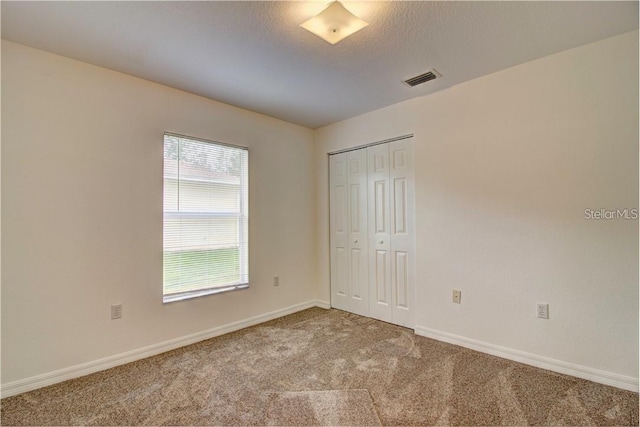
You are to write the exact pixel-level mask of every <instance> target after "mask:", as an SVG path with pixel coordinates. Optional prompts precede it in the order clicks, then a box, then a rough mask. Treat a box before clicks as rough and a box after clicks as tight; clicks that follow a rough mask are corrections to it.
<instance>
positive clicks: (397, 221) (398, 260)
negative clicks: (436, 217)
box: [389, 139, 415, 328]
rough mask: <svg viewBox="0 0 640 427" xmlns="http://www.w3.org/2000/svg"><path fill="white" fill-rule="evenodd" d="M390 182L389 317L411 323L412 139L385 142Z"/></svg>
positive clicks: (396, 322) (413, 293) (413, 269)
mask: <svg viewBox="0 0 640 427" xmlns="http://www.w3.org/2000/svg"><path fill="white" fill-rule="evenodd" d="M389 152H390V157H391V159H392V161H391V169H390V171H389V179H390V180H391V182H392V185H391V188H392V194H391V200H392V205H393V208H392V209H391V223H392V224H393V229H392V230H391V252H392V259H393V260H394V261H393V262H392V263H391V269H392V272H391V277H392V283H391V287H392V292H391V295H392V299H393V300H392V304H391V311H392V318H393V323H395V324H397V325H402V326H407V327H410V328H413V327H415V325H414V321H413V312H414V311H415V307H414V301H415V218H414V194H413V191H414V189H413V182H414V179H413V141H412V139H404V140H401V141H394V142H391V143H390V144H389Z"/></svg>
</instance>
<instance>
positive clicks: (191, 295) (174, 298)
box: [162, 283, 249, 304]
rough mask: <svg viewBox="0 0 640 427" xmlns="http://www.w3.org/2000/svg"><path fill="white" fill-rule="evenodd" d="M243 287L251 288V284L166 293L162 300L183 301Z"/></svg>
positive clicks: (168, 301)
mask: <svg viewBox="0 0 640 427" xmlns="http://www.w3.org/2000/svg"><path fill="white" fill-rule="evenodd" d="M241 289H249V284H248V283H241V284H238V285H231V286H226V287H223V288H211V289H202V290H198V291H191V292H184V293H181V294H173V295H164V296H163V297H162V302H163V304H168V303H171V302H176V301H183V300H186V299H191V298H198V297H204V296H207V295H213V294H220V293H222V292H229V291H239V290H241Z"/></svg>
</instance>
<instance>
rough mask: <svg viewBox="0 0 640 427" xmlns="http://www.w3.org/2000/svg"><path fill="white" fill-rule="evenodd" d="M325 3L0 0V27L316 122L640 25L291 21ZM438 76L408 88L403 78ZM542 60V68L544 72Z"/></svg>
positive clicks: (594, 13)
mask: <svg viewBox="0 0 640 427" xmlns="http://www.w3.org/2000/svg"><path fill="white" fill-rule="evenodd" d="M327 4H328V3H327V2H325V1H312V2H286V1H285V2H280V1H262V2H254V1H238V2H224V1H220V2H217V1H212V2H190V1H182V2H159V1H155V2H110V1H109V2H83V1H74V2H19V1H17V2H13V1H2V3H1V8H2V10H1V12H2V27H1V28H2V38H3V39H7V40H11V41H14V42H17V43H21V44H24V45H27V46H32V47H35V48H38V49H42V50H46V51H50V52H53V53H57V54H60V55H64V56H67V57H71V58H75V59H78V60H81V61H85V62H88V63H91V64H96V65H99V66H102V67H106V68H110V69H113V70H117V71H121V72H124V73H128V74H131V75H134V76H138V77H142V78H145V79H148V80H152V81H155V82H159V83H162V84H165V85H168V86H172V87H175V88H178V89H182V90H185V91H188V92H192V93H195V94H198V95H202V96H205V97H209V98H212V99H216V100H218V101H222V102H226V103H229V104H232V105H236V106H239V107H242V108H246V109H248V110H252V111H256V112H260V113H264V114H267V115H269V116H272V117H276V118H280V119H283V120H286V121H289V122H292V123H298V124H301V125H304V126H307V127H310V128H317V127H320V126H323V125H326V124H329V123H333V122H336V121H339V120H343V119H346V118H349V117H352V116H355V115H358V114H362V113H364V112H367V111H371V110H375V109H377V108H381V107H384V106H387V105H391V104H394V103H397V102H400V101H404V100H407V99H410V98H413V97H416V96H422V95H425V94H428V93H431V92H434V91H437V90H441V89H443V88H445V87H449V86H452V85H455V84H457V83H460V82H463V81H466V80H470V79H474V78H477V77H480V76H482V75H486V74H489V73H492V72H495V71H498V70H501V69H504V68H507V67H511V66H514V65H516V64H520V63H523V62H526V61H530V60H532V59H536V58H540V57H543V56H546V55H549V54H552V53H555V52H559V51H562V50H566V49H569V48H572V47H576V46H580V45H583V44H587V43H590V42H593V41H596V40H601V39H604V38H607V37H610V36H614V35H617V34H621V33H624V32H627V31H631V30H634V29H637V28H638V2H636V1H633V2H608V1H603V2H555V1H550V2H463V1H455V2H447V1H433V2H432V1H394V2H382V1H375V2H350V1H345V2H344V4H345V6H346V7H347V8H348V9H350V10H351V11H352V12H354V13H355V14H357V15H359V16H360V17H361V18H362V19H364V20H366V21H368V22H370V25H369V26H368V27H366V28H365V29H363V30H362V31H360V32H359V33H357V34H355V35H353V36H351V37H349V38H347V39H345V40H343V41H342V42H340V43H338V44H337V45H334V46H331V45H329V44H328V43H326V42H324V41H323V40H321V39H320V38H318V37H316V36H314V35H313V34H311V33H309V32H308V31H306V30H304V29H302V28H300V27H299V26H298V25H299V24H300V23H302V22H304V21H305V20H307V19H308V18H310V17H311V16H313V15H314V14H316V13H318V12H319V11H321V10H322V9H323V8H324V7H325V6H326V5H327ZM431 68H436V69H437V70H438V71H440V72H441V73H442V74H443V77H442V78H441V79H437V80H434V81H431V82H429V83H426V84H424V85H421V86H418V87H415V88H409V87H407V86H405V85H404V84H403V83H402V81H403V80H404V79H406V78H408V77H412V76H414V75H416V74H420V73H422V72H424V71H427V70H429V69H431ZM550 72H552V70H550Z"/></svg>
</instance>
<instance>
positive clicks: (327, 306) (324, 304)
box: [315, 299, 331, 310]
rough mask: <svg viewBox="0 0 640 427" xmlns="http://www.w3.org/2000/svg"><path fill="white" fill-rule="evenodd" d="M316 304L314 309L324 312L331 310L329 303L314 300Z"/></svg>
mask: <svg viewBox="0 0 640 427" xmlns="http://www.w3.org/2000/svg"><path fill="white" fill-rule="evenodd" d="M315 303H316V307H320V308H324V309H326V310H329V309H330V308H331V303H330V302H329V301H323V300H319V299H317V300H315Z"/></svg>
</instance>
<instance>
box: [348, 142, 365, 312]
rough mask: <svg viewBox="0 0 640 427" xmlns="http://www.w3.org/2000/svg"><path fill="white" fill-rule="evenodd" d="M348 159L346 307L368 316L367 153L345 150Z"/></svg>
mask: <svg viewBox="0 0 640 427" xmlns="http://www.w3.org/2000/svg"><path fill="white" fill-rule="evenodd" d="M347 158H348V162H349V176H348V177H347V183H348V185H349V189H350V190H349V233H348V234H349V235H348V237H347V239H348V245H349V248H350V253H351V260H350V261H351V262H350V268H351V281H350V291H349V303H348V310H349V311H351V312H352V313H356V314H361V315H363V316H368V315H369V284H368V283H369V263H368V259H367V247H368V235H367V152H366V150H365V149H361V150H355V151H350V152H349V153H347Z"/></svg>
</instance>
